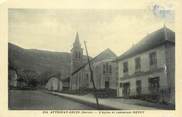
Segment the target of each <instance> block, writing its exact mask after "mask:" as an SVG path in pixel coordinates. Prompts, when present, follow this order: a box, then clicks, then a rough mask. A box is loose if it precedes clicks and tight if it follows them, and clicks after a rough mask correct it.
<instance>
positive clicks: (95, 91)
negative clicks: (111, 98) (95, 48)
mask: <svg viewBox="0 0 182 117" xmlns="http://www.w3.org/2000/svg"><path fill="white" fill-rule="evenodd" d="M84 45H85V50H86V54H87V59H88V64H89V69H90V77H91V81H92V84H93V87H94V96H95V99H96V103H97V109H99V100H98V97H97V89H96V87H95V82H94V79H93V70H92V68H91V64H90V59H89V55H88V51H87V46H86V42H85V41H84Z"/></svg>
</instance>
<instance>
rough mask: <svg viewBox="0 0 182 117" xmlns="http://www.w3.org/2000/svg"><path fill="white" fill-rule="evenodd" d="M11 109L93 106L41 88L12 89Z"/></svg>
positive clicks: (10, 97)
mask: <svg viewBox="0 0 182 117" xmlns="http://www.w3.org/2000/svg"><path fill="white" fill-rule="evenodd" d="M9 109H13V110H22V109H23V110H37V109H39V110H42V109H43V110H68V109H71V110H83V109H84V110H93V109H94V108H93V107H89V106H87V105H84V104H81V103H78V102H74V101H72V100H69V99H65V98H62V97H58V96H55V95H51V94H47V93H44V92H42V91H39V90H10V91H9Z"/></svg>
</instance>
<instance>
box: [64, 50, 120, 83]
mask: <svg viewBox="0 0 182 117" xmlns="http://www.w3.org/2000/svg"><path fill="white" fill-rule="evenodd" d="M115 57H117V56H116V54H115V53H114V52H113V51H111V50H110V49H109V48H108V49H106V50H104V51H103V52H101V53H100V54H98V55H97V56H96V57H94V58H93V59H91V60H90V62H91V64H93V63H95V62H98V61H101V60H104V59H111V58H115ZM86 65H88V60H87V62H86V63H84V64H83V65H82V66H81V67H80V68H78V69H77V70H76V71H74V72H73V73H71V75H74V74H76V73H77V72H79V71H80V70H81V69H83V68H85V66H86ZM68 78H69V77H67V78H65V79H64V80H63V81H66V80H67V79H68Z"/></svg>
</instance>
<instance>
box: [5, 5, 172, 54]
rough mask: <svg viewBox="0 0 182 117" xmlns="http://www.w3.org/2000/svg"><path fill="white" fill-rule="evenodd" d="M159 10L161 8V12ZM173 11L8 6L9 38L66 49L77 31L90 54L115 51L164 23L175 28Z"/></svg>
mask: <svg viewBox="0 0 182 117" xmlns="http://www.w3.org/2000/svg"><path fill="white" fill-rule="evenodd" d="M161 11H162V12H161ZM174 16H175V14H174V11H173V10H171V9H167V10H166V9H165V8H163V7H161V6H158V5H153V6H152V7H150V8H146V9H27V8H26V9H9V11H8V23H9V25H8V33H9V34H8V36H9V37H8V38H9V42H11V43H13V44H16V45H18V46H20V47H23V48H26V49H40V50H49V51H57V52H70V50H71V48H72V46H73V42H74V40H75V36H76V32H78V34H79V38H80V42H81V45H82V48H83V49H84V54H85V48H84V41H86V42H87V48H88V51H89V55H90V56H92V57H94V56H96V55H98V54H99V53H100V52H102V51H104V50H105V49H107V48H110V49H111V50H112V51H113V52H114V53H116V55H118V56H119V55H121V54H122V53H124V52H125V51H126V50H127V49H129V48H131V47H132V46H133V45H134V44H136V43H137V42H138V41H140V40H141V39H142V38H144V37H145V36H146V35H148V34H149V33H151V32H153V31H155V30H158V29H160V28H162V27H163V26H164V24H165V25H166V26H167V27H168V28H170V29H172V30H174V31H175V19H174Z"/></svg>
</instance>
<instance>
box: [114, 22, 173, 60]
mask: <svg viewBox="0 0 182 117" xmlns="http://www.w3.org/2000/svg"><path fill="white" fill-rule="evenodd" d="M166 42H170V43H175V32H173V31H172V30H170V29H169V28H167V27H165V26H164V27H163V28H161V29H159V30H157V31H155V32H152V33H151V34H148V35H147V36H146V37H144V38H143V39H142V40H141V41H139V42H138V43H137V44H136V45H134V46H133V47H131V48H130V49H129V50H128V51H126V52H125V53H124V54H122V55H121V56H119V57H118V58H117V60H123V59H126V58H129V57H132V56H135V55H137V54H139V53H142V52H145V51H147V50H150V49H152V48H155V47H158V46H160V45H162V44H164V43H166Z"/></svg>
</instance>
